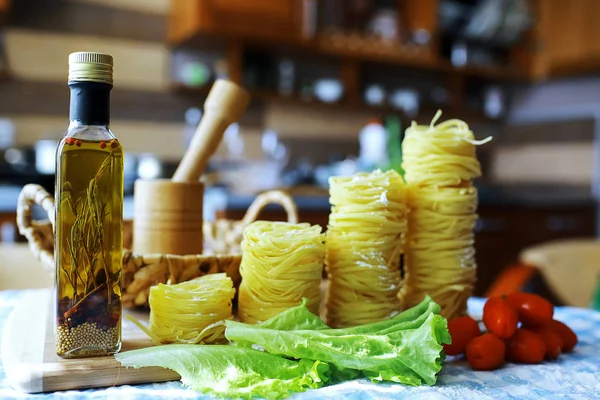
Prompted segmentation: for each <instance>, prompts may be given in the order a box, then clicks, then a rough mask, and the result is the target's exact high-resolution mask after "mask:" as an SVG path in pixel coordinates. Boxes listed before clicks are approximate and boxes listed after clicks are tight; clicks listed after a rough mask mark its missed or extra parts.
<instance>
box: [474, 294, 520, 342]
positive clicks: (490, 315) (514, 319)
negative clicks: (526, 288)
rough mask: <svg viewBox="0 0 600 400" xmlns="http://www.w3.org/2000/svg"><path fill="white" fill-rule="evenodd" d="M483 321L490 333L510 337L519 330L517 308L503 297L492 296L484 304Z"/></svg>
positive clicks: (505, 337) (504, 337) (503, 337)
mask: <svg viewBox="0 0 600 400" xmlns="http://www.w3.org/2000/svg"><path fill="white" fill-rule="evenodd" d="M483 323H484V324H485V327H486V328H487V330H488V331H489V332H490V333H493V334H494V335H496V336H498V337H499V338H500V339H508V338H510V337H511V336H512V335H514V333H515V331H516V330H517V325H518V323H519V319H518V316H517V312H516V311H515V309H514V308H513V307H512V306H511V305H510V304H509V303H508V301H506V300H505V299H503V298H502V297H491V298H489V299H488V300H487V301H486V302H485V305H484V306H483Z"/></svg>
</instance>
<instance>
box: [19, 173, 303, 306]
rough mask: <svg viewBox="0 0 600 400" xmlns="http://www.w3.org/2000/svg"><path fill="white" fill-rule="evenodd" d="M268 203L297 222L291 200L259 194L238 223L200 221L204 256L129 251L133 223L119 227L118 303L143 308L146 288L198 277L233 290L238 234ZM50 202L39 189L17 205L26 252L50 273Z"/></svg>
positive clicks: (31, 188) (25, 193)
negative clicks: (213, 277)
mask: <svg viewBox="0 0 600 400" xmlns="http://www.w3.org/2000/svg"><path fill="white" fill-rule="evenodd" d="M34 204H38V205H39V206H41V207H42V208H43V209H44V210H45V211H46V212H47V213H48V219H47V220H43V221H37V220H33V219H32V217H31V209H32V207H33V205H34ZM268 204H280V205H281V206H282V207H283V208H284V209H285V211H286V213H287V217H288V221H289V222H291V223H297V222H298V211H297V208H296V204H295V203H294V200H293V199H292V197H291V196H290V195H289V194H287V193H286V192H283V191H279V190H273V191H269V192H264V193H261V194H260V195H258V196H257V197H256V199H255V200H254V202H253V203H252V204H251V205H250V207H249V208H248V210H247V211H246V214H245V216H244V218H243V219H242V220H240V221H231V220H217V221H214V222H208V221H205V222H204V227H203V230H204V242H205V246H204V248H205V254H190V255H175V254H137V253H135V252H133V251H131V250H129V249H130V248H131V244H132V243H133V221H131V220H125V221H124V223H123V247H124V249H125V250H124V251H123V287H122V294H123V297H122V303H123V306H125V307H128V308H133V307H148V295H149V293H150V287H152V286H154V285H157V284H159V283H167V281H170V282H171V283H180V282H185V281H188V280H190V279H194V278H197V277H200V276H203V275H207V274H213V273H217V272H225V273H226V274H227V275H228V276H229V277H231V279H232V281H233V282H234V285H235V286H236V288H237V287H238V285H239V284H240V281H241V276H240V273H239V266H240V263H241V260H242V256H241V248H240V243H241V240H242V231H243V230H244V228H245V227H246V226H247V225H249V224H250V223H251V222H253V221H255V220H256V218H257V217H258V215H259V214H260V211H261V210H262V209H263V208H264V207H265V206H266V205H268ZM54 215H55V214H54V198H53V197H52V196H51V195H50V194H49V193H48V192H47V191H46V190H45V189H44V188H43V187H41V186H40V185H36V184H28V185H25V186H24V187H23V189H22V190H21V193H20V195H19V199H18V202H17V225H18V227H19V232H20V233H21V234H22V235H23V236H25V237H26V238H27V241H28V242H29V248H30V250H31V251H32V253H33V254H34V255H35V257H36V258H37V259H38V260H40V262H41V263H42V265H43V266H44V267H45V269H46V270H47V271H48V272H49V273H51V274H54V270H55V265H54V233H53V226H54V218H55V216H54Z"/></svg>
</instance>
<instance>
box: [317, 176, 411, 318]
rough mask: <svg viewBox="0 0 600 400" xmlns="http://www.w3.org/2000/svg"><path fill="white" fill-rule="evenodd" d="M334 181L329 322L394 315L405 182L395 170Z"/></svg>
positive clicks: (329, 237) (329, 244) (331, 190)
mask: <svg viewBox="0 0 600 400" xmlns="http://www.w3.org/2000/svg"><path fill="white" fill-rule="evenodd" d="M329 185H330V188H329V193H330V202H331V204H332V209H331V214H330V215H329V225H328V230H327V241H326V248H327V252H326V256H325V265H326V268H327V273H328V277H329V287H328V293H327V323H328V325H330V326H332V327H347V326H354V325H359V324H364V323H369V322H374V321H379V320H383V319H386V318H389V317H391V316H393V315H395V314H396V313H397V312H398V311H399V308H400V305H399V301H398V299H397V293H398V290H399V287H400V257H401V253H402V248H403V236H404V235H403V234H404V232H405V231H406V191H405V185H404V181H403V180H402V177H401V176H400V175H399V174H398V173H397V172H396V171H393V170H390V171H387V172H385V173H384V172H381V171H374V172H372V173H358V174H356V175H354V176H352V177H332V178H330V179H329Z"/></svg>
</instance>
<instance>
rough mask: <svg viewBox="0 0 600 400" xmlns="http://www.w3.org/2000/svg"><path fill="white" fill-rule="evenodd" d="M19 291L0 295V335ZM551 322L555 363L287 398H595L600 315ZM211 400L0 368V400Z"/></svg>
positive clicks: (475, 309) (447, 370)
mask: <svg viewBox="0 0 600 400" xmlns="http://www.w3.org/2000/svg"><path fill="white" fill-rule="evenodd" d="M24 293H25V292H24V291H10V290H7V291H0V332H2V330H3V329H4V323H5V322H6V319H7V317H8V315H9V314H10V312H11V311H12V309H13V308H14V307H15V305H16V304H17V303H18V302H19V299H20V298H21V296H23V294H24ZM482 306H483V300H482V299H471V300H470V302H469V310H470V312H471V314H472V315H473V316H477V315H480V314H481V308H482ZM555 316H556V318H557V319H559V320H562V321H563V322H565V323H567V324H568V325H569V326H570V327H571V328H572V329H573V330H574V331H575V332H576V333H577V335H578V336H579V344H578V346H577V347H576V349H575V351H574V352H573V353H571V354H564V355H562V356H561V358H560V360H559V361H555V362H548V363H544V364H540V365H515V364H507V365H505V366H504V367H503V368H501V369H499V370H496V371H492V372H476V371H472V370H471V369H470V368H469V367H468V365H467V364H466V362H465V361H462V360H456V359H448V360H447V362H446V364H445V366H444V369H443V370H442V372H441V373H440V376H439V379H438V383H437V384H436V385H435V386H420V387H408V386H403V385H400V384H377V385H376V384H373V383H371V382H369V381H367V380H357V381H352V382H346V383H343V384H339V385H334V386H329V387H325V388H322V389H318V390H313V391H309V392H305V393H298V394H297V395H295V396H292V398H293V399H302V400H323V399H332V400H333V399H335V400H346V399H352V400H371V399H373V400H374V399H411V400H419V399H427V400H438V399H439V400H441V399H460V400H466V399H477V400H486V399H494V400H496V399H577V400H580V399H581V400H582V399H600V313H598V312H595V311H591V310H585V309H578V308H570V307H564V308H559V309H557V310H556V314H555ZM22 398H33V399H37V398H39V399H44V400H50V399H51V400H58V399H61V400H62V399H65V400H66V399H68V400H72V399H85V400H87V399H111V400H118V399H128V400H130V399H140V400H141V399H144V400H146V399H213V397H211V396H206V395H201V394H197V393H195V392H193V391H191V390H188V389H185V388H183V387H182V386H181V384H180V383H179V382H167V383H156V384H143V385H135V386H120V387H111V388H107V389H90V390H72V391H65V392H55V393H48V394H38V395H27V394H24V393H19V392H17V391H15V390H13V389H12V388H11V387H10V386H9V384H8V382H7V381H6V375H5V373H4V369H3V367H2V366H0V399H1V400H4V399H22Z"/></svg>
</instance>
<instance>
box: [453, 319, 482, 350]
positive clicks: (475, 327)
mask: <svg viewBox="0 0 600 400" xmlns="http://www.w3.org/2000/svg"><path fill="white" fill-rule="evenodd" d="M448 331H449V332H450V337H452V344H445V345H444V350H445V351H446V354H447V355H449V356H456V355H458V354H461V353H464V351H465V349H466V348H467V344H469V342H470V341H471V339H473V338H476V337H477V336H479V335H481V330H480V329H479V324H478V323H477V321H475V320H474V319H473V318H471V317H469V316H464V317H458V318H454V319H452V320H450V321H449V322H448Z"/></svg>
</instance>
